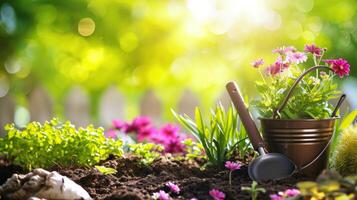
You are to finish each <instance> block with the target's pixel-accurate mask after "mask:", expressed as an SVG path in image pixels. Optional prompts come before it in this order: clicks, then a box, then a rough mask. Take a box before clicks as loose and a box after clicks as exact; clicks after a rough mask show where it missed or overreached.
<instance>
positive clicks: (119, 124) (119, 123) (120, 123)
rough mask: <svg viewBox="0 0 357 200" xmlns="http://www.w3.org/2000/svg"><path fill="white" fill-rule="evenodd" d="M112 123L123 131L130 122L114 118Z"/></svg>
mask: <svg viewBox="0 0 357 200" xmlns="http://www.w3.org/2000/svg"><path fill="white" fill-rule="evenodd" d="M112 124H113V126H114V128H115V129H118V130H120V131H123V132H126V129H127V128H128V124H127V123H126V122H124V121H122V120H119V119H115V120H113V121H112Z"/></svg>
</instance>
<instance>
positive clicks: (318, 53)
mask: <svg viewBox="0 0 357 200" xmlns="http://www.w3.org/2000/svg"><path fill="white" fill-rule="evenodd" d="M304 51H305V52H306V53H312V54H313V55H315V56H321V55H322V52H323V49H322V48H320V47H317V46H315V45H314V44H311V45H308V44H307V45H305V47H304Z"/></svg>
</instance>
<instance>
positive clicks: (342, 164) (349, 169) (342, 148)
mask: <svg viewBox="0 0 357 200" xmlns="http://www.w3.org/2000/svg"><path fill="white" fill-rule="evenodd" d="M333 167H334V168H335V169H336V170H337V171H338V172H339V173H340V174H341V175H343V176H346V175H353V174H357V125H352V126H350V127H348V128H346V129H344V131H343V132H342V135H341V138H340V141H339V144H338V146H337V147H336V154H335V155H334V165H333Z"/></svg>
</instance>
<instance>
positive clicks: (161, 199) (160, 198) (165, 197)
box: [152, 190, 170, 200]
mask: <svg viewBox="0 0 357 200" xmlns="http://www.w3.org/2000/svg"><path fill="white" fill-rule="evenodd" d="M152 198H153V199H157V200H169V199H170V195H169V194H167V193H166V192H165V191H163V190H160V191H159V192H155V193H154V194H152Z"/></svg>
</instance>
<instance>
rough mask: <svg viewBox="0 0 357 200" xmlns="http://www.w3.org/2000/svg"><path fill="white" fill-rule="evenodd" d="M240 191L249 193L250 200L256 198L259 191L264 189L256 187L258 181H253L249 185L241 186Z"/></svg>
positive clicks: (263, 191) (261, 191)
mask: <svg viewBox="0 0 357 200" xmlns="http://www.w3.org/2000/svg"><path fill="white" fill-rule="evenodd" d="M241 190H242V191H246V192H248V193H250V196H251V198H252V200H257V198H258V195H259V193H265V192H266V190H265V189H264V188H262V187H258V183H257V182H255V181H253V182H252V185H251V186H250V187H242V188H241Z"/></svg>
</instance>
